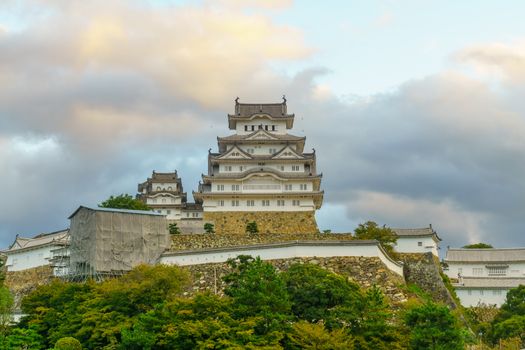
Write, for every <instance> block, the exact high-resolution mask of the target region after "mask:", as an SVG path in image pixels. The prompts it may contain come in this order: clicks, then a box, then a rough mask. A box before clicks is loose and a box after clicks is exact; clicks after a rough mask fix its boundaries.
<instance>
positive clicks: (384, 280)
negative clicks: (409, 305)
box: [183, 256, 408, 304]
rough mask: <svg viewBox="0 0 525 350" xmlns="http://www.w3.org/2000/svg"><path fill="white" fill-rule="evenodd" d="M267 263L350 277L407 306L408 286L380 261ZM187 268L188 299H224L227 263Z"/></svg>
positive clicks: (281, 268) (339, 259)
mask: <svg viewBox="0 0 525 350" xmlns="http://www.w3.org/2000/svg"><path fill="white" fill-rule="evenodd" d="M267 262H269V263H271V264H272V265H273V266H275V267H276V268H277V270H278V271H285V270H287V269H288V268H289V267H290V266H291V265H292V264H294V263H300V264H304V263H311V264H315V265H319V266H321V267H323V268H324V269H327V270H328V271H330V272H334V273H337V274H339V275H342V276H345V277H347V278H348V279H350V280H352V281H354V282H356V283H358V284H359V285H360V286H361V287H363V288H369V287H371V286H373V285H377V286H378V287H379V288H380V289H381V290H382V291H383V292H384V293H385V295H386V296H387V297H388V298H389V299H390V300H391V301H392V302H393V303H394V304H398V303H403V302H405V301H406V300H407V298H408V297H407V295H406V294H405V292H403V290H402V288H400V287H402V286H403V285H404V284H405V281H404V280H403V278H402V277H401V276H399V275H397V274H395V273H393V272H392V271H390V270H389V269H388V268H387V267H386V266H385V265H384V264H383V263H382V262H381V260H380V259H379V258H370V257H366V258H365V257H353V256H352V257H331V258H293V259H279V260H267ZM183 268H185V269H187V270H188V271H189V272H190V274H191V275H192V279H193V284H192V286H191V287H190V288H189V290H188V291H187V292H186V293H185V294H186V295H193V294H195V293H197V292H203V291H211V292H212V293H216V294H219V295H222V294H223V290H224V287H225V284H224V282H223V280H222V279H223V277H224V276H226V275H227V274H228V273H230V272H231V269H230V268H229V266H228V265H227V264H226V263H219V264H202V265H192V266H185V267H183Z"/></svg>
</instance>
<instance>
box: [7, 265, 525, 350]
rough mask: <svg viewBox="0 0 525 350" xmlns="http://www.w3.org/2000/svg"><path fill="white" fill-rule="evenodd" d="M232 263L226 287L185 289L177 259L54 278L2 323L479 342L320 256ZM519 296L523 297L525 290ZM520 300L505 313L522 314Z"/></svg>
mask: <svg viewBox="0 0 525 350" xmlns="http://www.w3.org/2000/svg"><path fill="white" fill-rule="evenodd" d="M229 263H230V265H231V266H232V267H233V272H232V273H230V274H229V275H227V276H226V277H225V281H226V283H227V287H226V289H225V295H224V296H218V295H213V294H210V293H199V294H196V295H194V296H192V297H188V296H184V290H185V289H186V288H187V287H188V285H189V284H190V282H191V281H190V278H189V275H188V273H187V272H186V271H185V270H183V269H181V268H178V267H176V266H165V265H157V266H146V265H142V266H139V267H137V268H135V269H134V270H132V271H131V272H129V273H128V274H126V275H124V276H122V277H120V278H115V279H111V280H107V281H105V282H102V283H94V282H92V281H89V282H86V283H70V282H64V281H61V280H54V281H52V282H51V283H50V284H48V285H45V286H41V287H38V288H37V289H36V290H35V291H34V292H33V293H31V294H30V295H29V296H27V297H26V298H25V299H24V301H23V304H22V308H23V312H24V313H26V314H27V316H26V317H25V318H24V319H23V320H22V321H21V323H20V324H19V325H17V326H15V327H8V326H6V327H4V328H3V329H2V335H1V339H0V342H1V343H0V344H1V346H0V348H2V349H80V348H83V349H350V350H351V349H366V350H368V349H369V350H372V349H374V350H378V349H379V350H381V349H385V350H386V349H463V348H464V344H465V343H466V342H473V341H474V342H475V341H476V339H475V338H472V337H469V332H468V331H467V329H466V328H464V326H462V325H463V324H464V323H460V322H458V319H457V317H456V316H455V314H454V313H451V311H450V310H449V309H448V308H447V307H446V306H444V305H439V304H436V303H434V302H432V301H430V300H428V299H427V300H425V298H419V297H414V298H412V299H411V300H409V302H407V303H406V306H405V307H404V308H403V309H399V308H398V309H396V310H395V311H393V310H392V308H391V305H389V302H388V300H387V299H386V298H385V297H384V295H383V294H382V292H381V291H380V290H379V288H376V287H371V288H369V289H366V290H364V289H362V288H360V287H359V286H358V285H357V284H356V283H354V282H352V281H349V280H348V279H347V278H345V277H343V276H340V275H337V274H334V273H331V272H329V271H327V270H324V269H322V268H320V267H319V266H316V265H311V264H295V265H292V266H291V267H290V268H289V269H288V270H287V271H285V272H279V271H277V270H276V269H275V268H274V267H273V266H272V265H271V264H269V263H266V262H263V261H261V260H260V259H253V258H251V257H249V256H240V257H238V258H237V259H235V260H232V261H230V262H229ZM416 294H417V293H416ZM416 294H414V295H416ZM513 296H514V297H513V303H514V304H516V303H518V302H517V301H516V300H515V299H516V298H520V297H522V294H520V293H515V294H513ZM0 298H4V299H6V298H7V297H4V296H2V294H0ZM6 300H7V299H6ZM0 304H1V303H0ZM514 304H513V305H514ZM512 309H514V310H515V309H516V308H515V307H514V306H513V307H512ZM512 309H509V308H508V307H507V308H506V309H504V310H506V311H505V312H506V313H505V314H502V316H500V318H499V320H501V322H506V323H507V324H508V323H512V324H513V325H514V324H517V323H519V322H520V321H521V318H516V317H513V316H512V315H510V314H508V313H509V312H512ZM496 319H498V318H497V317H496ZM493 328H494V329H495V330H496V331H497V330H498V329H499V328H497V327H493ZM494 334H499V333H494ZM514 334H515V333H514V332H511V333H509V334H508V335H509V336H514ZM508 349H511V348H510V347H509V348H508Z"/></svg>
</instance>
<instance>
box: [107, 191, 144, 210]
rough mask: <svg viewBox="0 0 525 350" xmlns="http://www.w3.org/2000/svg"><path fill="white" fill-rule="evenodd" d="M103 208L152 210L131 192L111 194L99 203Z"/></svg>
mask: <svg viewBox="0 0 525 350" xmlns="http://www.w3.org/2000/svg"><path fill="white" fill-rule="evenodd" d="M98 206H99V207H101V208H114V209H130V210H151V208H150V207H148V206H147V205H146V204H145V203H144V202H142V201H140V200H138V199H135V198H133V197H132V196H131V195H130V194H127V193H126V194H120V195H118V196H110V197H109V198H108V199H106V200H105V201H104V202H102V203H100V204H99V205H98Z"/></svg>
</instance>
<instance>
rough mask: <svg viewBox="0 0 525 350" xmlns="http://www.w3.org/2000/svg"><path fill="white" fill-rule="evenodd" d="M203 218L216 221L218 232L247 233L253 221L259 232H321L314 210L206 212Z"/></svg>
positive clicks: (216, 230)
mask: <svg viewBox="0 0 525 350" xmlns="http://www.w3.org/2000/svg"><path fill="white" fill-rule="evenodd" d="M203 219H204V221H211V222H213V223H214V225H215V232H216V233H217V234H245V233H246V231H245V228H246V224H248V223H249V222H253V221H254V222H256V223H257V227H258V228H259V233H265V234H266V233H315V232H319V229H318V228H317V222H316V221H315V212H314V211H296V212H271V211H268V212H246V211H240V212H204V214H203Z"/></svg>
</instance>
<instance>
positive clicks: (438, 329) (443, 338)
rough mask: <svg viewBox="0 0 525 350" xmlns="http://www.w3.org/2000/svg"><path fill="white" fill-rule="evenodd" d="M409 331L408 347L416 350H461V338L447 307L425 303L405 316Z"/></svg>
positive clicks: (459, 329)
mask: <svg viewBox="0 0 525 350" xmlns="http://www.w3.org/2000/svg"><path fill="white" fill-rule="evenodd" d="M405 324H406V326H407V327H408V328H409V329H410V347H411V349H416V350H428V349H436V350H437V349H439V350H456V349H457V350H462V349H463V336H462V332H461V327H459V325H458V322H457V320H456V318H455V317H454V316H453V315H452V313H451V312H450V310H449V309H448V307H446V306H444V305H438V304H435V303H432V302H427V303H426V304H424V305H421V306H418V307H414V308H412V309H410V310H409V311H408V312H407V313H406V314H405Z"/></svg>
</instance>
